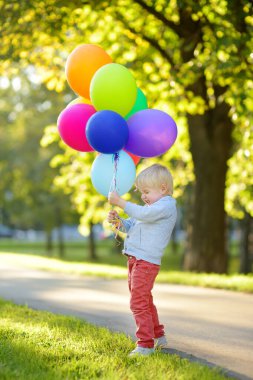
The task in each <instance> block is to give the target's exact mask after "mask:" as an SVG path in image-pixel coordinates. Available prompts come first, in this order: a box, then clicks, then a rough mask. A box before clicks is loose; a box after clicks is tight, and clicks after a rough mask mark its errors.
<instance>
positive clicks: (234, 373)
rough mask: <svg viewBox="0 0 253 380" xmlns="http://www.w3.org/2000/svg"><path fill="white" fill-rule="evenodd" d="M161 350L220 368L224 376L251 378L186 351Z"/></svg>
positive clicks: (247, 379)
mask: <svg viewBox="0 0 253 380" xmlns="http://www.w3.org/2000/svg"><path fill="white" fill-rule="evenodd" d="M161 352H163V353H165V354H170V355H177V356H179V357H180V358H181V359H188V360H189V361H190V362H195V363H198V364H202V365H205V366H208V367H209V368H213V369H215V368H216V369H218V370H220V371H221V373H222V374H224V375H225V376H228V377H230V378H234V379H239V380H252V378H250V377H248V376H245V375H242V374H240V373H238V372H234V371H231V370H229V369H227V368H223V367H219V366H217V365H216V364H214V363H211V362H209V361H208V360H205V359H202V358H199V357H197V356H194V355H192V354H188V353H187V352H183V351H179V350H176V349H174V348H163V349H161Z"/></svg>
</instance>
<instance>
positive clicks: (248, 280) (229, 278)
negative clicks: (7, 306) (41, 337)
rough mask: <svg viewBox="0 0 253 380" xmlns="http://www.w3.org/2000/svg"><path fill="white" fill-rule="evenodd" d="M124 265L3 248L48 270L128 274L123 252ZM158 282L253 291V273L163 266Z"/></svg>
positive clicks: (17, 260) (11, 258) (0, 255)
mask: <svg viewBox="0 0 253 380" xmlns="http://www.w3.org/2000/svg"><path fill="white" fill-rule="evenodd" d="M119 259H120V260H121V265H120V266H119V265H108V264H98V263H91V262H86V263H83V262H66V261H62V260H59V259H50V258H47V257H41V256H38V255H31V254H29V255H25V254H21V253H10V252H0V260H1V262H3V263H4V262H6V263H8V264H10V265H14V266H15V265H20V266H25V267H30V268H35V269H42V270H47V271H56V272H62V273H72V274H78V275H93V276H100V277H104V278H109V279H113V278H118V279H119V278H122V279H126V278H127V270H126V258H125V257H124V256H123V255H120V257H119ZM157 282H160V283H167V284H169V283H170V284H181V285H192V286H202V287H209V288H217V289H226V290H234V291H241V292H248V293H253V275H252V274H250V275H238V274H234V275H221V274H206V273H192V272H178V271H166V270H164V268H162V269H161V271H160V273H159V275H158V278H157Z"/></svg>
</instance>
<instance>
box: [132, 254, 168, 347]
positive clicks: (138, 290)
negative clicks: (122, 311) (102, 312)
mask: <svg viewBox="0 0 253 380" xmlns="http://www.w3.org/2000/svg"><path fill="white" fill-rule="evenodd" d="M159 269H160V266H159V265H156V264H152V263H149V262H147V261H144V260H137V259H136V258H135V257H133V256H130V257H128V286H129V290H130V294H131V298H130V309H131V310H132V313H133V316H134V319H135V323H136V327H137V329H136V336H137V338H138V342H137V344H138V346H140V347H147V348H152V347H154V338H160V337H161V336H163V335H164V326H163V325H160V323H159V319H158V314H157V310H156V307H155V305H154V304H153V296H152V293H151V290H152V288H153V285H154V282H155V279H156V276H157V275H158V272H159Z"/></svg>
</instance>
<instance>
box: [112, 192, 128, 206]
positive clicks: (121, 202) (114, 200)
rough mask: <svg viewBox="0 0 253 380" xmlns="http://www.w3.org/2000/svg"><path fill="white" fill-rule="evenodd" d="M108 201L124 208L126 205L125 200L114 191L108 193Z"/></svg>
mask: <svg viewBox="0 0 253 380" xmlns="http://www.w3.org/2000/svg"><path fill="white" fill-rule="evenodd" d="M108 201H109V203H110V204H111V205H114V206H118V207H120V208H122V209H123V210H124V208H125V206H126V201H125V200H124V199H122V198H120V196H119V194H118V193H116V191H113V192H111V193H109V195H108Z"/></svg>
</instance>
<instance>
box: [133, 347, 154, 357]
mask: <svg viewBox="0 0 253 380" xmlns="http://www.w3.org/2000/svg"><path fill="white" fill-rule="evenodd" d="M154 352H155V349H154V348H146V347H140V346H137V347H136V348H135V349H134V350H133V351H132V352H130V354H129V355H128V356H134V355H141V356H146V355H151V354H153V353H154Z"/></svg>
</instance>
